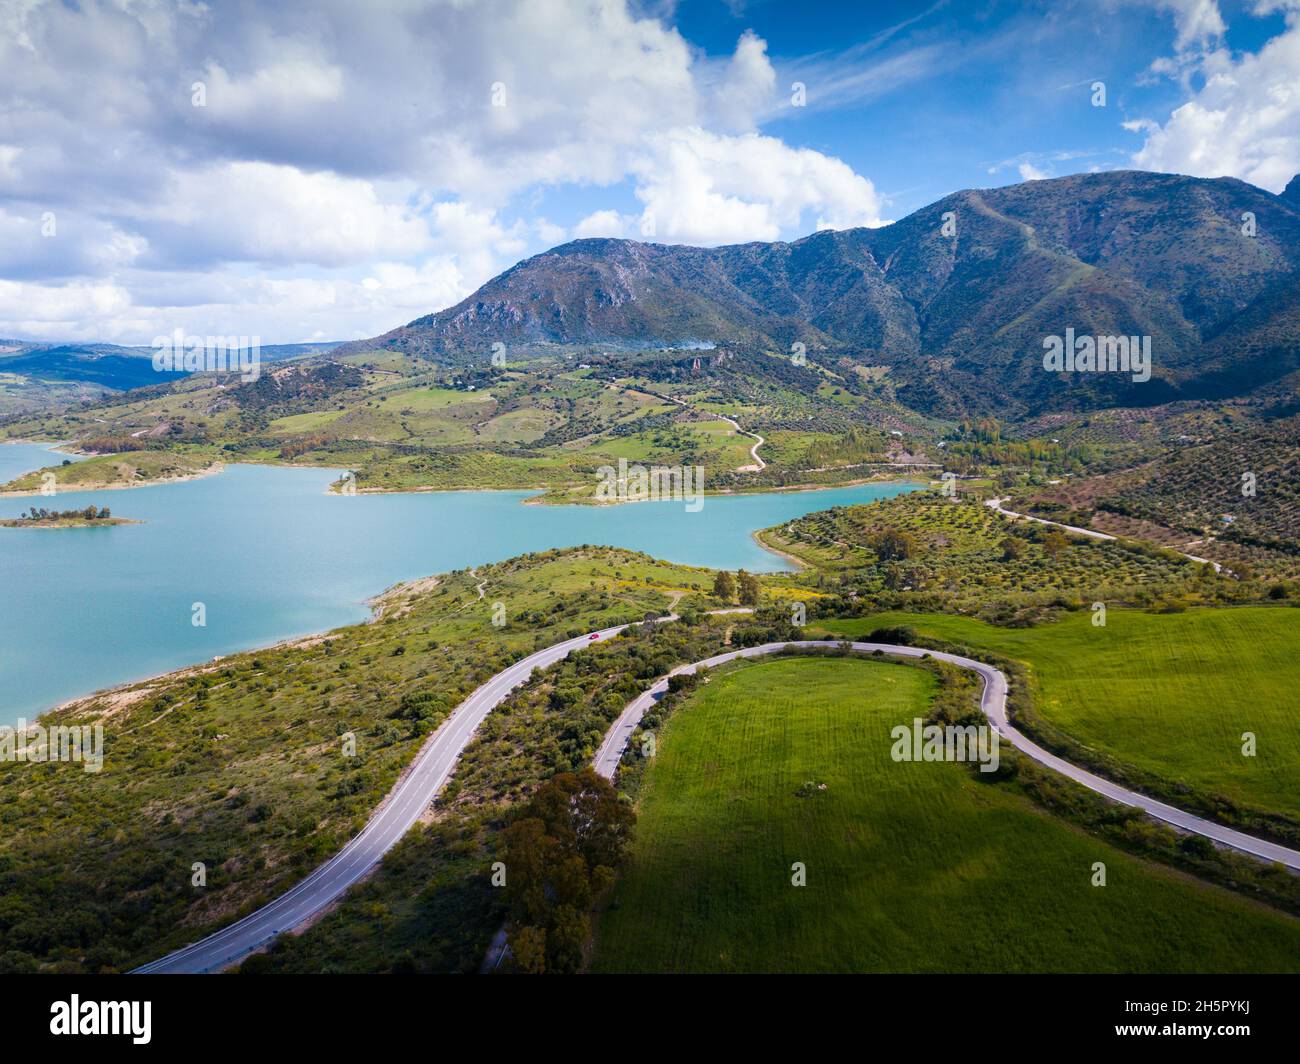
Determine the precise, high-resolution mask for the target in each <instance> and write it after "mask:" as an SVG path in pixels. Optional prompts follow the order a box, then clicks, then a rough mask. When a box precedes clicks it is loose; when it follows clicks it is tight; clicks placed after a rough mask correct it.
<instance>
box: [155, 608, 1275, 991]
mask: <svg viewBox="0 0 1300 1064" xmlns="http://www.w3.org/2000/svg"><path fill="white" fill-rule="evenodd" d="M717 612H722V613H727V612H731V613H741V612H747V611H745V610H723V611H717ZM675 619H676V617H675V616H673V615H669V616H667V617H663V618H660V619H659V620H660V622H667V621H672V620H675ZM627 627H629V625H625V624H624V625H617V626H615V627H612V628H605V629H602V630H601V631H600V633H599V635H600V638H602V639H607V638H609V637H610V636H613V635H616V634H618V633H619V632H621V631H622V630H623V629H625V628H627ZM589 642H591V637H590V636H589V635H582V636H578V637H576V638H574V639H566V640H565V641H564V642H561V643H556V644H555V645H554V646H551V647H547V648H546V649H544V650H539V651H537V652H536V653H534V654H530V655H529V656H528V657H526V658H523V659H522V660H520V661H518V662H516V663H515V664H514V665H511V666H510V667H509V668H507V669H504V670H503V671H501V672H499V673H497V674H496V675H495V676H493V677H492V679H490V680H488V681H487V683H485V684H483V686H481V687H480V688H478V690H476V691H475V692H474V693H473V694H471V695H470V696H469V697H468V698H467V699H465V701H464V702H462V703H461V704H460V705H459V706H458V707H457V708H456V710H455V711H454V712H453V713H452V714H451V716H450V717H448V718H447V719H446V720H445V721H443V723H442V724H441V725H440V726H439V727H438V729H437V730H436V731H435V732H434V733H433V734H432V735H431V736H430V737H429V739H428V740H427V741H426V742H425V744H424V746H423V747H422V748H421V750H420V752H419V754H418V755H417V756H416V759H415V761H414V762H413V763H412V765H411V767H410V768H409V770H408V771H407V772H406V773H405V774H404V775H403V776H402V777H401V778H400V779H399V780H398V781H397V783H396V784H395V785H394V787H393V789H392V791H390V792H389V794H388V797H387V798H385V799H384V801H383V802H382V803H381V804H380V806H379V808H378V809H377V810H376V811H375V813H374V815H373V816H371V818H370V820H369V822H368V823H367V824H366V826H365V827H364V828H363V829H362V831H361V832H360V834H358V835H357V836H355V837H354V838H353V839H352V840H351V841H350V842H348V844H347V845H346V846H344V847H343V849H341V850H340V851H339V852H338V853H337V854H335V855H334V856H333V857H331V858H330V859H329V860H328V861H326V862H325V863H324V864H323V865H321V866H320V867H319V868H317V869H316V870H315V871H314V872H312V873H311V875H309V876H307V878H306V879H304V880H303V881H302V882H301V883H298V884H297V885H296V886H294V887H292V888H290V889H289V890H288V891H286V892H285V893H284V894H281V895H280V896H279V897H278V898H276V899H275V900H274V901H271V902H269V903H268V904H266V905H264V906H262V908H260V909H258V910H256V911H255V912H253V913H250V914H249V915H248V916H245V917H243V918H242V919H240V920H237V921H235V923H233V924H230V925H229V926H227V927H224V928H222V929H221V930H220V931H217V932H215V933H213V934H211V935H209V936H208V937H207V938H203V939H200V940H199V941H198V942H195V943H193V944H192V945H189V946H185V947H183V948H181V949H178V950H175V951H174V952H172V953H169V954H167V955H166V956H165V957H162V958H160V959H158V960H156V961H152V962H150V963H149V964H145V965H142V966H141V967H139V968H137V969H135V972H136V973H140V974H155V973H172V974H194V973H202V972H212V971H218V970H220V969H222V968H225V967H228V966H230V965H231V964H233V963H235V962H236V961H238V960H240V959H241V958H242V957H244V956H246V955H247V954H249V953H251V952H252V951H253V950H255V949H257V948H258V947H259V946H263V945H265V944H267V943H268V942H270V941H271V940H272V939H274V938H275V937H276V936H277V935H279V934H282V933H283V932H285V931H290V930H292V929H293V928H295V927H297V926H299V925H300V924H301V923H303V922H304V921H305V920H307V919H308V918H309V917H312V916H314V915H316V914H317V913H319V912H320V911H321V910H323V909H325V908H326V907H327V906H329V905H330V904H332V903H333V902H334V901H335V900H337V899H338V898H339V897H341V896H342V895H343V894H344V892H346V891H347V889H348V888H349V887H351V886H352V885H353V884H355V883H356V882H358V881H359V880H360V879H362V878H363V877H364V876H365V875H366V874H367V873H368V872H369V871H370V869H371V868H373V867H374V866H375V865H376V864H378V862H379V861H380V859H381V858H382V857H383V856H384V854H386V853H387V852H388V851H389V850H390V849H392V847H393V846H395V845H396V844H397V842H398V841H399V840H400V839H401V838H402V836H403V835H405V834H406V832H407V831H408V830H409V829H410V828H411V827H412V826H413V825H414V824H415V822H416V821H417V820H419V818H420V817H421V815H422V814H423V813H424V811H425V809H427V808H428V806H429V804H430V803H431V802H432V801H433V799H434V796H435V795H436V794H437V793H438V791H439V790H440V789H441V788H442V786H443V784H444V783H446V782H447V778H448V777H449V776H450V775H451V772H452V769H454V768H455V766H456V761H457V760H458V759H459V757H460V755H461V753H462V751H463V750H464V749H465V747H466V746H467V745H468V744H469V742H470V740H471V739H472V738H473V736H474V733H475V731H477V730H478V726H479V725H480V724H481V723H482V722H483V719H484V718H485V717H486V716H487V715H488V714H489V713H490V712H492V710H493V709H495V708H496V707H497V706H498V705H500V704H501V703H502V702H503V701H505V699H506V698H507V696H509V694H510V693H511V692H512V691H513V690H514V689H515V688H516V687H519V686H520V685H521V684H523V683H526V682H527V681H528V679H529V677H530V676H531V675H532V673H533V670H534V669H538V668H545V667H546V666H548V665H552V664H554V663H555V662H557V661H559V660H560V659H562V658H564V657H567V656H568V655H569V653H570V652H571V651H574V650H577V649H579V648H580V647H584V646H587V645H588V643H589ZM841 645H842V643H840V642H839V641H837V640H809V641H799V642H789V643H766V644H764V645H762V646H757V647H746V648H744V649H742V650H733V651H730V652H728V653H725V654H718V655H715V656H714V657H711V658H706V659H705V660H703V661H698V662H695V663H693V664H690V665H683V666H679V667H678V668H676V669H674V670H673V671H672V673H670V674H669V675H670V676H671V675H676V674H678V673H689V672H694V671H695V670H696V669H698V668H700V667H705V668H712V667H713V666H715V665H722V664H724V663H725V662H728V661H732V660H734V659H736V658H753V657H760V656H762V655H764V654H773V653H775V652H777V651H779V650H783V649H786V648H787V647H793V648H799V647H837V646H841ZM852 647H853V649H854V650H855V651H858V652H861V653H873V652H875V651H877V650H879V651H882V652H884V653H886V654H891V655H896V656H899V657H910V658H920V657H924V656H925V655H927V654H928V655H929V656H931V657H933V658H937V659H939V660H941V661H947V662H950V663H951V664H953V665H957V666H960V667H961V668H964V669H971V670H972V671H974V672H976V673H978V674H979V675H980V677H981V678H982V679H983V681H984V691H983V694H982V696H981V698H980V708H981V709H982V710H983V711H984V714H985V716H987V717H988V718H989V721H990V722H991V723H992V725H993V727H994V728H995V729H996V730H997V732H998V733H999V735H1001V736H1002V738H1004V739H1006V740H1007V741H1009V742H1010V743H1011V744H1012V745H1013V746H1015V747H1016V749H1018V750H1021V751H1023V752H1024V753H1025V754H1026V755H1028V756H1029V757H1031V758H1033V760H1035V761H1037V762H1039V763H1040V764H1042V765H1045V766H1047V767H1048V768H1050V769H1052V770H1054V771H1056V772H1059V773H1061V774H1062V775H1063V776H1067V777H1069V778H1070V779H1072V780H1074V781H1075V782H1076V783H1080V784H1082V785H1083V786H1084V787H1087V788H1088V789H1089V790H1092V791H1096V792H1097V793H1098V794H1102V795H1104V796H1106V797H1107V798H1110V799H1112V800H1114V801H1117V802H1120V803H1122V804H1124V805H1131V806H1135V807H1137V808H1139V809H1142V810H1144V811H1145V812H1147V813H1149V814H1150V815H1151V816H1153V817H1156V818H1157V819H1159V820H1163V821H1165V822H1166V823H1169V824H1172V825H1173V826H1175V827H1177V828H1180V829H1182V830H1184V831H1189V832H1193V833H1195V834H1198V835H1204V836H1205V837H1206V838H1209V839H1211V840H1213V841H1215V842H1218V843H1221V844H1223V845H1225V846H1231V847H1233V848H1234V849H1237V850H1241V851H1243V852H1245V853H1249V854H1253V855H1254V856H1256V857H1260V858H1263V859H1264V860H1267V861H1280V862H1281V863H1282V864H1284V865H1286V866H1287V867H1288V868H1290V869H1292V870H1293V871H1300V851H1297V850H1293V849H1289V848H1287V847H1285V846H1280V845H1278V844H1276V843H1271V842H1265V841H1264V840H1262V839H1257V838H1255V837H1253V836H1251V835H1246V834H1243V833H1242V832H1239V831H1234V830H1232V829H1231V828H1227V827H1224V826H1222V825H1220V824H1215V823H1214V822H1212V821H1209V820H1204V819H1202V818H1201V817H1197V816H1193V815H1192V814H1191V813H1186V812H1183V811H1182V810H1181V809H1175V808H1174V807H1173V806H1169V805H1165V804H1164V803H1163V802H1158V801H1156V800H1155V799H1153V798H1148V797H1147V796H1146V795H1143V794H1139V793H1137V792H1136V791H1131V790H1128V789H1127V788H1125V787H1120V786H1119V785H1118V784H1115V783H1112V782H1110V781H1109V780H1106V779H1103V778H1102V777H1100V776H1097V775H1094V774H1093V773H1091V772H1086V771H1084V770H1083V769H1081V768H1077V767H1076V766H1074V765H1072V764H1070V762H1068V761H1064V760H1062V759H1061V758H1059V757H1057V756H1056V755H1055V754H1052V753H1049V752H1048V751H1046V750H1044V749H1043V748H1042V747H1040V746H1039V745H1038V744H1037V743H1035V742H1034V741H1033V740H1031V739H1029V738H1028V737H1027V736H1025V735H1024V734H1022V733H1021V732H1019V731H1018V730H1016V728H1014V727H1013V726H1012V725H1011V724H1010V722H1009V721H1008V720H1007V712H1006V696H1007V682H1006V677H1005V676H1003V675H1002V673H1001V672H1000V671H999V670H998V669H996V668H994V667H993V666H992V665H987V664H985V663H984V662H980V661H975V660H973V659H971V658H965V657H961V656H959V655H956V654H948V653H945V652H942V651H937V650H924V649H921V648H917V647H908V646H898V645H894V644H889V643H857V642H855V643H853V644H852ZM667 690H668V677H663V678H662V679H660V680H658V681H656V682H655V683H654V684H653V685H652V686H651V687H650V688H649V689H648V690H646V691H644V692H642V693H641V694H640V695H639V696H638V697H637V698H635V699H634V700H633V701H632V702H631V703H630V704H629V705H628V706H627V708H626V709H624V710H623V712H622V713H621V714H620V715H619V717H618V719H617V720H616V721H615V722H614V724H613V726H612V727H611V728H610V729H609V731H608V732H607V733H606V735H605V739H604V741H603V742H602V743H601V745H600V749H599V750H598V751H597V753H596V758H595V761H594V765H595V768H596V771H597V772H599V773H600V774H601V775H604V776H606V777H608V778H612V777H613V775H614V772H615V770H616V769H617V767H618V762H619V759H620V758H621V757H622V754H623V750H624V749H625V748H626V746H627V742H628V739H629V738H630V737H631V735H632V732H633V731H634V730H635V728H636V726H637V724H638V723H639V722H640V720H641V717H642V716H643V715H644V714H645V712H646V710H647V709H649V708H650V706H652V705H653V704H654V703H655V702H656V701H658V700H659V699H660V698H662V697H663V695H664V692H666V691H667Z"/></svg>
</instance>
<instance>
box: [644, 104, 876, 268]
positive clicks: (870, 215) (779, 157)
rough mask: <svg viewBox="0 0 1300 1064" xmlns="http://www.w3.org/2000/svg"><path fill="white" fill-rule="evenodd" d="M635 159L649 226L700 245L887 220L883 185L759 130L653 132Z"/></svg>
mask: <svg viewBox="0 0 1300 1064" xmlns="http://www.w3.org/2000/svg"><path fill="white" fill-rule="evenodd" d="M647 148H648V150H647V151H646V153H645V154H644V155H643V156H642V157H641V158H640V159H639V160H638V161H637V162H636V163H635V164H634V171H635V173H636V176H637V189H636V195H637V198H638V199H640V200H641V202H642V203H643V204H644V205H645V210H644V212H643V214H642V227H641V228H642V232H651V233H653V235H654V239H656V240H663V241H677V242H684V243H696V244H725V243H739V242H743V241H747V240H777V239H779V238H780V237H781V235H782V233H783V232H795V231H799V230H802V229H807V228H816V229H827V228H831V229H846V228H849V227H851V226H859V225H880V224H881V221H882V219H881V216H880V212H881V207H882V201H881V198H880V195H879V194H878V193H877V192H876V189H875V186H874V185H872V183H871V182H870V181H868V180H867V179H866V178H864V177H861V176H860V175H858V174H857V173H855V172H854V171H853V169H852V168H851V167H849V166H847V165H845V164H844V163H843V162H841V161H840V160H838V159H834V158H831V157H830V156H827V155H823V154H821V153H820V152H816V151H812V150H809V149H800V150H795V149H792V148H790V147H789V146H788V145H786V144H784V143H783V142H782V141H780V140H777V139H776V138H775V137H766V136H762V135H759V134H754V133H750V134H743V135H740V136H726V135H720V134H715V133H710V132H708V131H706V130H703V129H699V128H691V129H680V130H673V131H671V132H668V133H665V134H661V135H657V136H654V137H651V138H650V139H649V141H648V145H647Z"/></svg>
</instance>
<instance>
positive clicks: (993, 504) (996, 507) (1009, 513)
mask: <svg viewBox="0 0 1300 1064" xmlns="http://www.w3.org/2000/svg"><path fill="white" fill-rule="evenodd" d="M1006 501H1007V500H1006V499H1005V498H1001V499H985V500H984V505H985V506H987V507H988V508H989V509H991V510H993V511H995V512H996V513H1000V514H1001V515H1002V516H1003V517H1010V518H1011V519H1012V520H1020V521H1033V522H1034V523H1035V524H1039V525H1050V526H1051V527H1052V528H1061V529H1064V530H1065V531H1066V532H1073V533H1075V534H1076V535H1079V536H1087V537H1088V538H1090V539H1108V540H1114V539H1118V538H1119V537H1117V536H1112V535H1111V534H1110V533H1109V532H1098V531H1097V530H1096V529H1095V528H1080V527H1079V526H1078V525H1067V524H1064V523H1063V522H1061V521H1049V520H1048V519H1047V518H1046V517H1035V516H1034V515H1033V514H1018V513H1016V512H1015V510H1004V509H1003V508H1002V504H1003V503H1004V502H1006ZM1165 549H1166V550H1171V551H1173V552H1174V553H1175V554H1180V555H1182V556H1183V557H1184V558H1186V559H1187V560H1188V561H1189V562H1200V563H1201V564H1202V565H1209V566H1213V568H1214V571H1215V572H1216V573H1219V572H1222V571H1223V566H1221V565H1220V564H1219V563H1218V562H1212V561H1210V559H1209V558H1198V557H1197V556H1196V555H1195V554H1188V553H1187V552H1186V551H1181V550H1178V549H1177V548H1175V547H1166V548H1165Z"/></svg>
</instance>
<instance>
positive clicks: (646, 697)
mask: <svg viewBox="0 0 1300 1064" xmlns="http://www.w3.org/2000/svg"><path fill="white" fill-rule="evenodd" d="M842 645H843V644H842V643H840V642H838V641H835V640H806V641H799V642H789V643H765V644H763V645H762V646H757V647H746V648H744V649H743V650H733V651H730V652H728V653H726V654H717V655H715V656H714V657H711V658H706V659H705V660H703V661H697V662H695V663H694V664H691V665H682V666H679V667H678V668H676V669H674V670H673V671H672V672H671V673H669V676H675V675H677V674H679V673H693V672H695V670H696V669H699V668H701V667H704V668H713V667H715V666H717V665H723V664H725V663H726V662H728V661H734V660H735V659H736V658H756V657H761V656H763V655H765V654H775V653H777V652H778V651H781V650H786V649H799V648H811V647H838V646H842ZM852 645H853V649H854V650H855V651H857V652H859V653H862V654H873V653H875V652H876V651H877V650H879V651H881V652H883V653H885V654H889V655H892V656H895V657H906V658H920V657H924V656H925V655H927V654H928V655H929V656H930V657H932V658H937V659H938V660H940V661H946V662H949V663H950V664H953V665H956V666H958V667H960V668H963V669H970V670H971V671H972V672H975V673H977V674H978V675H979V676H980V678H981V679H982V680H983V681H984V690H983V693H982V695H981V696H980V709H981V710H983V712H984V715H985V716H986V717H988V719H989V723H990V724H992V726H993V728H994V730H995V731H997V733H998V735H1000V736H1001V737H1002V738H1003V739H1005V740H1006V741H1007V742H1009V743H1011V745H1012V746H1014V747H1015V748H1016V749H1017V750H1019V751H1021V752H1022V753H1024V754H1025V755H1027V756H1028V757H1030V758H1032V759H1033V760H1034V761H1037V762H1038V763H1039V764H1040V765H1043V766H1045V767H1047V768H1050V769H1051V770H1052V771H1054V772H1059V773H1060V774H1061V775H1062V776H1066V777H1068V778H1069V779H1072V780H1074V781H1075V782H1076V783H1079V784H1081V785H1082V786H1084V787H1087V788H1088V790H1090V791H1095V792H1096V793H1098V794H1101V795H1104V796H1105V797H1107V798H1109V799H1111V800H1112V801H1115V802H1119V803H1121V804H1122V805H1130V806H1134V807H1136V808H1138V809H1141V810H1143V811H1144V812H1146V813H1148V814H1149V815H1150V816H1153V817H1155V818H1156V819H1157V820H1163V821H1164V822H1165V823H1167V824H1172V825H1173V826H1174V827H1176V828H1179V829H1180V830H1182V831H1187V832H1191V833H1192V834H1196V835H1204V836H1205V837H1206V838H1207V839H1210V840H1212V841H1214V842H1217V843H1220V844H1222V845H1224V846H1230V847H1232V848H1233V849H1235V850H1240V851H1242V852H1243V853H1248V854H1251V855H1253V856H1255V857H1259V858H1262V859H1263V860H1265V861H1278V862H1280V863H1282V864H1284V865H1286V866H1287V867H1288V868H1290V869H1291V870H1292V871H1300V850H1293V849H1290V848H1289V847H1286V846H1281V845H1279V844H1277V843H1274V842H1267V841H1265V840H1263V839H1257V838H1255V837H1254V836H1253V835H1247V834H1245V833H1243V832H1240V831H1234V830H1233V829H1232V828H1229V827H1224V826H1223V825H1222V824H1216V823H1214V822H1213V821H1212V820H1205V819H1204V818H1202V817H1198V816H1194V815H1193V814H1191V813H1187V812H1184V811H1183V810H1181V809H1175V808H1174V807H1173V806H1171V805H1165V803H1163V802H1158V801H1156V800H1155V799H1154V798H1149V797H1147V796H1146V795H1145V794H1139V793H1138V792H1137V791H1131V790H1129V789H1128V788H1127V787H1121V786H1119V784H1117V783H1112V782H1111V781H1110V780H1107V779H1103V778H1102V777H1100V776H1097V775H1094V774H1093V773H1091V772H1088V771H1086V770H1085V769H1081V768H1079V767H1078V766H1076V765H1072V764H1071V763H1070V762H1068V761H1066V760H1064V759H1062V758H1059V757H1057V756H1056V755H1055V754H1053V753H1049V752H1048V751H1047V750H1044V749H1043V748H1042V747H1041V746H1039V745H1038V744H1037V743H1035V742H1034V741H1033V740H1032V739H1030V738H1029V737H1028V736H1026V735H1025V734H1024V733H1023V732H1021V731H1019V730H1018V729H1017V728H1015V726H1014V725H1012V724H1011V722H1010V721H1009V720H1008V719H1007V679H1006V677H1005V676H1004V675H1003V674H1002V672H1001V671H1000V670H999V669H996V668H994V667H993V666H992V665H988V664H985V663H984V662H982V661H975V660H973V659H972V658H965V657H961V656H960V655H958V654H948V653H945V652H943V651H939V650H925V649H922V648H918V647H908V646H899V645H896V644H892V643H853V644H852ZM667 690H668V677H667V676H665V677H663V678H661V679H659V680H657V681H655V683H654V684H652V685H651V686H650V687H649V688H648V689H647V690H645V691H643V692H642V693H641V694H639V695H638V696H637V697H636V698H635V699H633V700H632V701H631V702H630V703H629V704H628V706H627V708H626V709H625V710H623V712H622V713H621V714H620V715H619V718H618V720H616V721H615V722H614V725H613V727H612V728H610V730H609V731H608V732H607V733H606V735H605V741H604V742H603V743H601V747H600V750H599V752H598V753H597V755H596V771H597V772H599V773H600V774H601V775H602V776H606V777H609V778H612V777H613V774H614V770H615V769H616V768H617V766H618V762H619V759H620V758H621V757H622V754H623V750H624V748H625V747H626V746H627V740H628V739H629V738H630V737H631V735H632V733H633V731H635V729H636V726H637V725H638V724H639V723H640V721H641V717H642V716H643V715H644V714H645V712H646V710H648V709H649V708H650V707H651V706H652V705H654V704H655V703H656V702H657V701H659V699H661V698H663V696H664V693H665V692H666V691H667Z"/></svg>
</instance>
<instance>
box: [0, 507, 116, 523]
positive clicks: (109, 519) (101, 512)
mask: <svg viewBox="0 0 1300 1064" xmlns="http://www.w3.org/2000/svg"><path fill="white" fill-rule="evenodd" d="M134 523H135V522H133V521H128V520H126V519H125V518H122V517H114V516H113V512H112V511H111V510H110V509H109V508H108V507H107V506H87V507H85V508H84V509H81V510H48V509H46V508H45V507H43V506H39V507H38V506H33V507H32V508H31V509H30V510H24V511H23V512H22V513H21V514H19V515H18V516H17V517H15V518H10V519H8V520H0V526H4V527H5V528H33V527H35V528H94V527H95V526H97V525H98V526H108V525H129V524H134Z"/></svg>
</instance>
